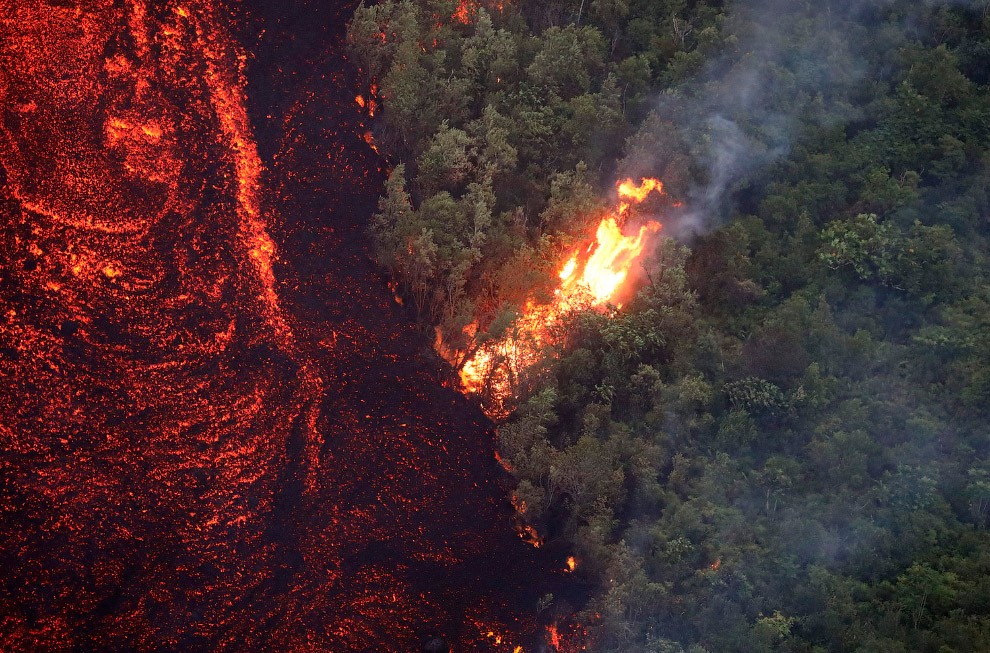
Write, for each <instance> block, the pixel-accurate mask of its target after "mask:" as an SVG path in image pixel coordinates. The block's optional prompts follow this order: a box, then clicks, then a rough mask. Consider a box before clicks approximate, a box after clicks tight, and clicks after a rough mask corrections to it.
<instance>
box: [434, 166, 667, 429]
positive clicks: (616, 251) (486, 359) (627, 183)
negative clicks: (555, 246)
mask: <svg viewBox="0 0 990 653" xmlns="http://www.w3.org/2000/svg"><path fill="white" fill-rule="evenodd" d="M616 188H617V190H618V195H619V200H620V201H619V204H618V206H616V207H615V208H614V209H613V210H612V211H611V212H610V213H609V214H608V215H606V216H605V217H603V218H602V220H601V221H600V222H599V224H598V227H597V229H596V230H595V234H594V237H593V238H588V239H587V240H584V241H582V242H579V243H578V244H577V245H576V246H575V247H574V248H573V249H572V251H571V252H570V253H569V254H568V255H567V256H566V258H565V259H564V260H565V262H564V264H563V265H561V267H560V270H559V272H558V275H557V276H558V277H559V279H560V283H559V284H558V286H557V288H556V289H555V291H554V296H553V301H551V302H550V303H548V304H537V303H535V302H533V301H529V302H527V303H526V306H525V307H524V308H523V311H522V314H521V315H520V317H519V318H518V319H517V320H516V323H515V329H514V331H513V333H514V335H513V336H512V337H509V338H505V339H502V340H500V341H498V342H494V343H489V344H487V345H486V346H484V347H482V348H479V349H477V350H475V351H474V353H472V354H471V355H470V356H467V357H465V355H464V354H463V353H462V352H444V353H445V355H447V356H448V358H450V359H452V360H454V361H455V362H457V361H458V360H460V361H461V372H460V376H461V382H462V383H463V385H464V389H465V391H466V392H469V393H474V392H480V391H482V390H486V389H487V394H488V395H489V396H488V399H489V403H488V405H487V407H486V410H487V411H488V413H489V415H490V416H492V417H500V416H503V415H504V414H505V412H506V407H505V402H506V401H507V400H508V399H509V398H510V397H511V394H512V386H513V382H514V381H513V379H514V378H516V377H518V374H519V373H520V372H521V371H523V370H525V369H526V368H527V367H529V366H530V365H532V364H533V363H535V362H537V359H538V357H539V353H540V351H541V349H542V348H543V347H544V345H546V344H548V342H549V339H550V333H551V332H552V331H553V326H554V325H555V324H556V323H558V322H559V320H560V318H561V317H563V316H564V315H565V314H568V313H570V312H573V311H575V310H579V309H592V310H604V309H605V308H606V307H607V306H608V305H609V304H611V303H614V302H615V300H616V297H617V296H618V295H620V293H621V292H622V291H623V290H624V289H625V287H626V286H627V283H628V281H629V273H630V272H632V271H633V270H634V269H635V266H636V265H637V264H638V263H639V261H640V260H641V258H642V256H643V252H644V250H645V249H646V246H647V244H648V243H649V242H650V238H651V236H652V235H654V234H656V233H657V232H658V231H660V228H661V225H660V223H659V222H655V221H652V220H651V221H648V222H646V223H645V224H643V225H642V226H640V227H639V229H637V230H629V229H625V230H624V229H623V226H624V224H625V222H626V219H627V218H628V216H629V209H630V207H631V206H632V205H633V204H639V203H642V202H643V201H645V200H646V198H647V197H648V196H649V194H650V193H652V192H654V191H655V192H658V193H662V192H663V184H662V183H661V182H660V181H659V180H657V179H642V180H640V182H639V183H636V182H634V181H633V180H632V179H626V180H623V181H620V182H618V183H617V184H616ZM624 231H626V232H630V233H628V235H627V234H626V233H623V232H624ZM477 330H478V326H477V325H476V324H471V325H469V326H468V327H467V328H466V329H465V335H467V336H468V337H470V338H473V337H474V335H475V334H476V333H477Z"/></svg>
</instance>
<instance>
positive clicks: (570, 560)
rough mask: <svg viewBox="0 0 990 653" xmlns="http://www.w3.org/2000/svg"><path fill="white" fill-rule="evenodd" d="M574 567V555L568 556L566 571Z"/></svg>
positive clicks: (575, 567)
mask: <svg viewBox="0 0 990 653" xmlns="http://www.w3.org/2000/svg"><path fill="white" fill-rule="evenodd" d="M575 569H577V560H575V559H574V556H570V557H569V558H567V571H574V570H575Z"/></svg>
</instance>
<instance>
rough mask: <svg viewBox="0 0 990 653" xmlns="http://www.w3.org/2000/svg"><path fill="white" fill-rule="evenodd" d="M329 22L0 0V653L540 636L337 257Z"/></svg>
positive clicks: (360, 186) (330, 10) (458, 408)
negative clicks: (495, 571) (435, 636)
mask: <svg viewBox="0 0 990 653" xmlns="http://www.w3.org/2000/svg"><path fill="white" fill-rule="evenodd" d="M354 4H356V2H355V3H352V4H351V5H350V6H348V4H347V3H327V2H322V1H315V0H314V1H312V2H310V1H307V0H287V1H285V2H267V1H265V0H229V1H228V0H181V2H177V1H175V0H156V1H154V2H152V1H151V0H117V1H111V0H93V1H91V2H64V1H56V0H21V1H17V0H0V8H2V12H0V13H2V20H0V248H2V250H3V256H0V450H2V453H0V479H3V481H2V482H0V588H2V590H0V650H2V651H5V652H6V651H10V652H12V653H13V652H20V651H24V652H28V651H49V650H81V651H122V650H127V651H163V650H165V651H171V650H189V651H206V650H209V651H240V650H247V651H298V650H314V651H364V650H376V651H383V652H388V653H391V652H396V653H397V652H399V651H409V650H417V649H418V648H419V646H420V645H421V643H422V636H423V635H425V633H426V632H432V631H438V632H442V633H443V635H444V639H445V640H447V641H448V642H450V643H451V644H452V645H453V646H454V647H455V650H459V651H466V650H477V651H489V650H492V646H494V640H492V639H491V638H489V637H488V636H487V633H489V632H492V633H496V635H497V637H498V638H500V639H499V641H500V642H501V643H500V644H499V646H500V647H501V648H502V649H504V650H511V648H512V647H514V646H518V645H523V646H524V648H527V649H528V648H529V647H528V646H526V645H527V644H528V643H529V642H531V641H533V640H534V639H535V638H537V637H539V636H540V635H541V634H542V631H541V628H540V624H538V623H537V622H536V618H535V617H534V616H533V615H534V611H533V610H532V606H533V605H535V604H536V602H537V600H538V599H539V597H540V596H542V595H543V594H545V593H549V592H551V591H552V592H555V593H558V594H559V592H560V590H559V585H558V583H557V581H556V580H552V579H556V578H559V577H560V576H561V574H559V573H558V570H557V567H559V557H554V555H553V553H552V552H548V551H547V548H548V547H544V549H542V550H537V549H534V548H533V547H531V546H528V545H526V544H524V543H523V542H521V541H520V540H519V538H518V537H517V535H516V534H515V532H514V530H513V527H512V509H511V506H510V505H509V504H508V502H507V501H505V489H504V487H503V476H504V471H503V470H502V469H501V468H500V467H499V466H498V464H497V462H496V461H495V459H494V455H493V451H494V435H493V432H492V430H491V425H490V423H489V422H488V421H487V420H486V419H485V418H484V416H483V415H481V413H480V412H479V411H478V410H477V409H476V408H474V407H472V406H471V405H470V404H469V402H467V401H466V400H465V399H464V397H463V396H462V395H460V394H459V393H456V392H453V391H450V390H447V389H445V388H443V387H442V386H441V384H440V382H439V380H438V379H437V378H436V377H437V373H436V363H435V361H434V360H433V358H432V357H427V356H423V355H422V354H421V352H422V350H423V349H424V343H423V342H422V338H421V334H420V333H419V331H418V330H417V329H416V327H415V326H414V325H412V324H411V323H410V321H409V320H408V315H407V314H406V313H405V312H404V311H403V310H402V309H401V307H400V306H398V305H397V304H396V302H395V301H394V299H393V297H392V295H391V293H389V291H388V289H387V288H386V287H385V285H384V284H383V283H382V282H381V278H380V275H379V274H378V273H377V270H376V269H375V267H374V266H373V264H372V263H371V261H370V257H369V255H368V248H369V245H368V243H367V239H366V237H365V235H364V234H365V231H364V224H365V223H366V222H367V219H368V216H370V215H371V213H372V211H373V210H374V209H373V207H374V203H375V199H376V198H377V196H378V194H379V193H380V190H381V182H382V177H381V172H380V166H381V165H382V164H381V162H380V160H378V159H377V158H376V157H374V156H373V153H372V151H371V149H370V148H368V147H367V145H366V144H365V142H364V140H362V138H363V134H365V133H366V132H368V128H367V127H366V126H365V125H364V121H365V120H366V117H367V115H368V114H370V113H371V112H373V110H374V100H373V98H374V93H375V89H374V88H372V89H370V90H371V92H370V93H367V91H366V90H364V89H362V88H360V84H359V83H358V81H357V79H356V75H355V74H354V73H353V71H350V70H349V69H348V68H347V67H346V65H345V63H344V60H343V56H342V48H341V39H342V32H343V27H344V23H345V21H346V20H347V19H348V17H349V16H350V13H351V11H353V8H354V7H353V5H354ZM300 17H305V19H300ZM359 93H361V94H364V93H367V94H365V95H363V97H364V98H365V100H366V106H365V107H364V109H362V110H359V109H360V107H358V105H357V103H356V102H355V97H356V95H357V94H359ZM493 567H494V568H497V569H498V570H499V573H498V574H492V573H490V572H491V569H492V568H493Z"/></svg>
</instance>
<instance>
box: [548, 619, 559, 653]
mask: <svg viewBox="0 0 990 653" xmlns="http://www.w3.org/2000/svg"><path fill="white" fill-rule="evenodd" d="M547 639H549V640H550V646H552V647H553V648H554V650H557V651H559V650H560V633H558V632H557V624H551V625H549V626H547Z"/></svg>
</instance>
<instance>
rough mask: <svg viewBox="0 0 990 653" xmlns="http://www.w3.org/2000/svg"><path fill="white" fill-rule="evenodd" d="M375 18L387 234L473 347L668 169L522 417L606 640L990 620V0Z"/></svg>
mask: <svg viewBox="0 0 990 653" xmlns="http://www.w3.org/2000/svg"><path fill="white" fill-rule="evenodd" d="M348 46H349V48H350V53H351V54H350V56H351V59H352V60H353V61H354V62H355V63H356V64H357V65H359V66H360V67H361V68H362V70H363V72H364V74H365V75H366V79H367V82H368V84H369V87H371V86H373V87H374V89H375V92H376V97H377V98H378V99H379V101H380V107H379V110H378V112H377V116H376V124H375V132H374V137H375V141H376V146H377V147H378V148H379V150H380V151H381V152H382V154H383V155H384V156H385V157H386V158H387V160H388V161H389V162H390V165H391V166H392V171H391V175H390V178H389V181H388V184H387V188H386V189H385V194H384V196H383V197H382V199H381V202H380V205H379V212H378V213H377V214H376V215H375V216H374V218H373V220H372V223H371V225H370V231H371V233H372V235H373V238H374V241H375V245H376V251H377V256H378V260H379V262H380V263H381V265H382V266H383V267H384V268H387V270H388V272H389V273H390V274H391V275H392V276H393V278H394V279H395V280H396V282H397V283H398V284H399V286H400V288H401V293H402V294H403V295H404V296H405V297H406V298H407V299H408V300H409V301H411V302H413V303H414V304H415V306H416V307H417V309H418V311H419V314H420V316H421V319H422V321H423V324H424V328H427V329H434V328H435V329H437V332H438V333H439V339H440V340H442V342H443V343H444V346H445V347H447V348H449V350H451V351H459V352H468V353H469V352H471V351H472V350H473V349H476V348H477V347H479V346H481V345H483V344H484V343H485V342H490V341H494V340H498V339H499V338H504V337H506V334H507V333H508V332H510V331H511V330H512V328H513V324H514V321H515V319H516V317H517V316H518V314H519V312H520V310H522V307H523V306H524V305H525V304H526V302H527V301H535V302H540V301H546V299H547V295H548V293H549V292H550V289H551V288H552V284H553V281H554V276H555V274H556V270H557V268H558V267H559V265H560V262H561V255H562V252H564V251H566V250H567V248H568V247H570V246H571V244H572V243H573V242H575V240H577V239H580V238H581V237H583V236H584V235H586V234H587V232H588V230H589V228H591V226H592V225H593V224H595V223H596V222H597V221H598V219H599V217H600V216H601V214H602V212H603V211H604V210H605V207H607V206H608V205H609V204H610V203H612V202H613V201H614V199H615V182H616V180H618V179H622V178H627V177H629V178H634V179H635V178H640V177H656V178H659V179H661V180H662V181H663V183H664V185H665V193H664V194H663V195H659V194H654V196H653V198H652V199H651V200H650V201H649V202H647V203H645V204H643V205H642V206H640V207H637V208H636V209H635V211H636V212H640V213H643V214H649V215H651V216H656V217H657V219H659V220H660V221H661V222H663V223H664V228H663V231H662V232H661V233H662V234H663V237H662V238H658V239H657V240H656V242H655V246H654V251H653V252H652V253H651V255H650V256H649V257H647V260H646V262H645V269H644V270H643V273H642V281H641V283H640V285H639V292H638V294H637V295H636V296H635V297H633V298H630V299H629V301H627V302H625V303H624V304H623V306H622V307H621V309H620V308H617V307H611V308H610V309H609V310H606V311H601V310H587V311H575V312H574V313H573V314H572V315H570V316H568V318H567V319H566V320H564V321H562V322H561V323H560V325H559V331H560V333H559V334H558V337H556V338H554V339H553V340H552V342H550V343H548V344H546V346H545V347H544V351H543V352H542V354H541V360H540V362H539V363H538V364H536V365H533V366H532V367H530V368H528V369H527V370H526V371H525V373H522V374H520V375H518V377H517V378H515V379H513V397H512V408H513V410H512V412H511V414H509V415H508V416H507V417H505V419H503V420H501V423H500V425H499V442H500V449H501V456H502V458H503V460H504V461H505V463H506V465H507V466H508V467H509V468H510V469H511V470H512V472H513V474H514V476H515V478H516V480H517V483H518V486H517V489H516V491H515V497H514V501H515V503H516V505H517V507H518V508H519V509H520V511H522V518H524V519H526V520H527V521H528V522H529V524H530V525H532V526H533V527H535V529H536V530H537V531H538V532H540V533H541V534H542V535H543V536H544V537H546V538H550V539H555V540H558V541H560V540H563V541H565V542H567V543H568V545H569V546H570V547H571V549H572V550H573V551H574V553H575V556H576V558H577V560H578V563H579V567H578V572H579V573H580V574H582V575H583V577H584V578H585V579H587V580H588V582H590V583H592V584H593V586H594V587H595V588H596V590H595V593H594V597H593V599H592V600H591V602H590V603H589V604H588V605H586V606H584V609H583V612H582V614H581V617H580V618H581V621H582V623H584V624H586V625H587V627H588V628H589V633H590V636H591V638H592V641H591V642H590V643H589V648H591V649H593V650H595V651H626V652H632V651H651V652H655V653H676V652H681V651H686V652H689V653H701V652H703V651H711V652H720V653H721V652H725V651H770V650H780V651H802V652H810V651H861V652H864V653H865V652H897V651H930V652H932V653H936V652H937V653H950V652H952V651H987V650H990V533H988V531H987V522H988V517H990V457H988V454H990V451H988V448H990V440H988V428H990V427H988V421H987V418H988V410H987V408H988V404H990V287H988V285H987V275H988V272H990V261H988V259H987V255H988V252H990V249H988V236H990V195H988V193H990V86H988V85H990V0H972V1H970V2H966V1H963V0H959V1H956V2H945V1H942V2H936V1H934V0H874V1H869V0H859V1H852V2H846V1H842V2H838V1H832V0H822V1H820V2H803V1H798V0H794V1H786V0H763V1H759V2H757V1H754V0H590V1H585V0H550V1H541V2H538V1H536V0H505V1H504V2H494V1H482V2H468V1H466V0H464V1H462V2H460V3H458V2H456V1H455V0H401V1H395V0H385V1H383V2H380V3H378V4H375V5H373V6H362V7H361V8H359V9H358V11H357V13H356V14H355V16H354V19H353V22H352V24H351V26H350V29H349V32H348ZM468 327H470V328H468ZM455 363H456V361H455ZM482 394H483V393H482Z"/></svg>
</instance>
